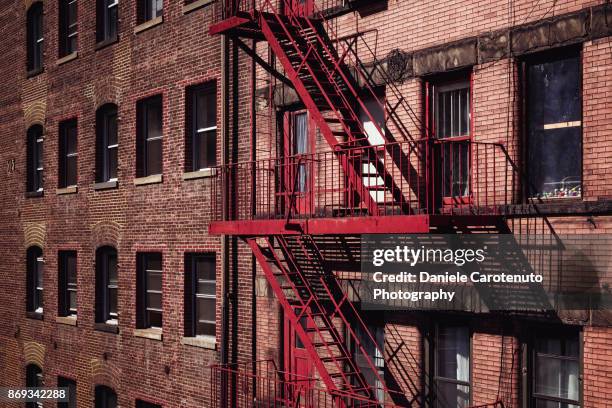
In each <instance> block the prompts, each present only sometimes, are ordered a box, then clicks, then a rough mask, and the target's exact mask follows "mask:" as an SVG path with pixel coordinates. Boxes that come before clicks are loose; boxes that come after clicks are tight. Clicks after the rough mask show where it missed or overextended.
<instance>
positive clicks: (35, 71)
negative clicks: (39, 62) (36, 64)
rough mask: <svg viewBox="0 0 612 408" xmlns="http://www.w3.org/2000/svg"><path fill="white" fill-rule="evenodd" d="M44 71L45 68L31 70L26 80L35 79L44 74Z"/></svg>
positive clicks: (27, 73)
mask: <svg viewBox="0 0 612 408" xmlns="http://www.w3.org/2000/svg"><path fill="white" fill-rule="evenodd" d="M43 71H44V69H43V67H40V68H36V69H32V70H29V71H28V72H26V78H33V77H35V76H37V75H39V74H42V73H43Z"/></svg>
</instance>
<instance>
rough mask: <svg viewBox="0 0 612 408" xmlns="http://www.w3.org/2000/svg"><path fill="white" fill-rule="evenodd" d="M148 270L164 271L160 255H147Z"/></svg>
mask: <svg viewBox="0 0 612 408" xmlns="http://www.w3.org/2000/svg"><path fill="white" fill-rule="evenodd" d="M147 269H149V270H155V271H161V270H162V257H161V255H160V254H147Z"/></svg>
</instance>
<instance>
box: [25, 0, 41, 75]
mask: <svg viewBox="0 0 612 408" xmlns="http://www.w3.org/2000/svg"><path fill="white" fill-rule="evenodd" d="M26 37H27V38H26V41H27V44H26V48H27V50H28V61H27V69H28V73H30V74H34V73H37V72H40V71H42V69H43V42H44V38H43V4H42V2H40V1H39V2H36V3H34V4H33V5H32V6H31V7H30V8H29V10H28V14H27V35H26Z"/></svg>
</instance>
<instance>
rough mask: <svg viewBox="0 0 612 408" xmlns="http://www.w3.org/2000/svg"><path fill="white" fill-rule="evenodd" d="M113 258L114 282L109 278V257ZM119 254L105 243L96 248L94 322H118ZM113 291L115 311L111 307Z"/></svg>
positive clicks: (110, 323)
mask: <svg viewBox="0 0 612 408" xmlns="http://www.w3.org/2000/svg"><path fill="white" fill-rule="evenodd" d="M113 257H114V258H115V262H114V264H115V276H116V283H115V284H112V283H111V279H110V265H111V262H110V259H111V258H113ZM118 260H119V255H118V252H117V249H116V248H115V247H112V246H109V245H105V246H101V247H99V248H98V249H97V250H96V323H102V324H107V325H112V326H117V325H118V324H119V301H118V299H119V297H118V296H119V264H118ZM112 290H114V291H115V300H116V302H117V304H116V305H115V312H114V313H113V312H112V307H111V301H110V299H111V298H112V297H111V291H112Z"/></svg>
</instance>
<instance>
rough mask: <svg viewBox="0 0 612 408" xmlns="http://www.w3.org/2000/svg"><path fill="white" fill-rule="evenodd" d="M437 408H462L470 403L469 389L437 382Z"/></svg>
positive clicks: (464, 386) (463, 386)
mask: <svg viewBox="0 0 612 408" xmlns="http://www.w3.org/2000/svg"><path fill="white" fill-rule="evenodd" d="M436 391H437V397H438V398H437V406H438V407H439V408H464V407H468V406H469V403H470V387H468V386H466V385H458V384H453V383H448V382H443V381H439V382H438V384H437V389H436Z"/></svg>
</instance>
